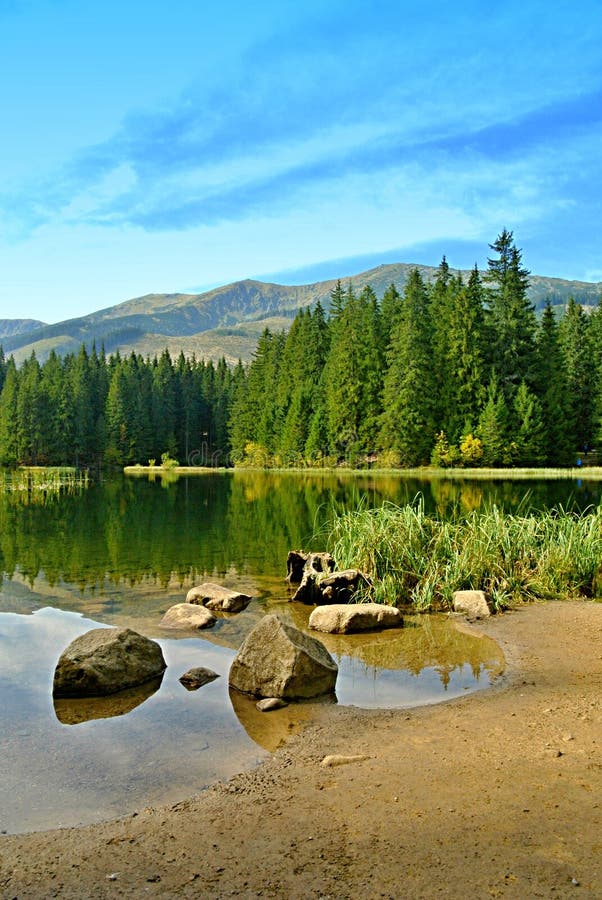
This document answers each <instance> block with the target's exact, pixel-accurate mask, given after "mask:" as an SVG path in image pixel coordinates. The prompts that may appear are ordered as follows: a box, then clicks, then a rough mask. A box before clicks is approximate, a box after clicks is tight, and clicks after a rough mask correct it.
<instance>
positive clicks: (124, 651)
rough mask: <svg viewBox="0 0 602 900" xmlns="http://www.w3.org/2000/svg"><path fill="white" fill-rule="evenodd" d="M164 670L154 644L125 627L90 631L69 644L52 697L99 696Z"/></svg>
mask: <svg viewBox="0 0 602 900" xmlns="http://www.w3.org/2000/svg"><path fill="white" fill-rule="evenodd" d="M166 668H167V666H166V663H165V659H164V658H163V652H162V650H161V647H160V646H159V644H157V642H156V641H151V640H150V639H149V638H146V637H144V636H143V635H141V634H138V633H137V632H136V631H131V630H130V629H129V628H94V629H92V631H87V632H86V634H82V635H80V637H78V638H75V640H74V641H71V643H70V644H69V646H68V647H67V648H66V649H65V650H63V652H62V653H61V656H60V658H59V661H58V663H57V665H56V669H55V672H54V684H53V689H52V693H53V695H54V696H55V697H100V696H103V695H105V694H115V693H117V691H122V690H124V689H125V688H130V687H134V686H135V685H137V684H143V683H144V682H145V681H149V680H150V679H151V678H156V677H157V676H158V675H160V674H161V673H162V672H163V671H164V670H165V669H166Z"/></svg>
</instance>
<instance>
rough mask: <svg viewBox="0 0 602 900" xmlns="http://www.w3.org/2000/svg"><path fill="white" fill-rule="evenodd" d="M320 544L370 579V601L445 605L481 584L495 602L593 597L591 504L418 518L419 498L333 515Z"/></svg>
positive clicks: (600, 550) (595, 554) (600, 592)
mask: <svg viewBox="0 0 602 900" xmlns="http://www.w3.org/2000/svg"><path fill="white" fill-rule="evenodd" d="M327 543H328V547H329V549H330V551H331V553H332V555H333V556H334V558H335V560H336V562H337V565H338V566H339V567H340V568H348V567H356V568H358V569H361V570H362V571H363V572H366V573H367V574H368V575H369V576H370V577H371V579H372V581H373V587H372V589H371V591H370V599H371V600H373V601H375V602H378V603H388V604H391V605H398V606H412V607H414V608H415V609H418V610H426V609H433V608H436V609H446V608H450V607H451V603H452V596H453V593H454V591H457V590H465V589H471V588H472V589H478V590H483V591H485V592H486V594H488V596H489V597H490V598H491V600H492V602H493V604H494V606H495V607H496V608H498V609H501V608H505V607H509V606H511V605H513V604H515V603H517V602H519V601H522V600H537V599H564V598H575V597H590V598H599V597H600V596H602V577H601V573H602V514H601V512H600V509H595V510H589V511H587V512H585V513H574V512H567V511H565V510H563V509H557V510H549V511H545V512H540V513H529V514H509V513H505V512H504V511H503V510H501V509H499V508H498V507H497V506H491V507H489V508H487V509H485V510H475V511H473V512H470V513H468V514H467V515H465V516H457V517H456V518H454V519H451V520H441V519H438V518H435V517H433V516H430V515H427V514H426V513H425V510H424V502H423V500H422V498H421V497H418V498H416V500H415V501H414V503H412V504H408V505H407V506H397V505H395V504H392V503H385V504H383V505H382V506H381V507H378V508H376V509H367V508H362V507H360V508H359V509H357V510H354V511H347V512H343V513H341V514H340V515H338V516H337V517H336V518H335V519H334V520H333V521H332V522H331V523H330V526H329V529H328V540H327ZM364 599H368V597H366V598H364Z"/></svg>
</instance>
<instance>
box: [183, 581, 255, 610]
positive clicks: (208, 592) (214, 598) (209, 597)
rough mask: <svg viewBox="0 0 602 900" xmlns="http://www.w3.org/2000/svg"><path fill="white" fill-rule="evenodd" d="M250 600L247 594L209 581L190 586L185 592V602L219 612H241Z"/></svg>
mask: <svg viewBox="0 0 602 900" xmlns="http://www.w3.org/2000/svg"><path fill="white" fill-rule="evenodd" d="M251 600H252V598H251V597H249V595H248V594H241V593H240V591H231V590H230V588H226V587H223V586H222V585H221V584H212V583H211V582H210V581H207V582H205V584H199V585H198V586H197V587H193V588H190V590H189V591H188V593H187V594H186V603H198V604H199V605H200V606H206V607H207V609H213V610H219V612H230V613H237V612H241V610H243V609H246V607H247V606H248V605H249V603H250V602H251Z"/></svg>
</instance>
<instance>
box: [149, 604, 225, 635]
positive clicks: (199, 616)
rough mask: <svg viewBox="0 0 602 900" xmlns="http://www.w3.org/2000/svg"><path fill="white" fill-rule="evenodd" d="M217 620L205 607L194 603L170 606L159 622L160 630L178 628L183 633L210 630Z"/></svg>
mask: <svg viewBox="0 0 602 900" xmlns="http://www.w3.org/2000/svg"><path fill="white" fill-rule="evenodd" d="M216 621H217V619H216V618H215V616H214V615H213V613H211V612H209V610H208V609H207V608H206V607H205V606H199V605H198V604H196V603H176V604H175V606H170V608H169V609H168V610H167V612H166V613H165V615H164V616H163V618H162V619H161V621H160V622H159V624H160V626H161V627H162V628H180V629H182V630H183V631H190V630H191V629H195V630H196V629H201V628H211V626H212V625H215V623H216Z"/></svg>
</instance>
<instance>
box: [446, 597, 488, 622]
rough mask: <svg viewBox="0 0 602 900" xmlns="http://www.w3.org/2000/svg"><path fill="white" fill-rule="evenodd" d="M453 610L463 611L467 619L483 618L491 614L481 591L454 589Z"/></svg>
mask: <svg viewBox="0 0 602 900" xmlns="http://www.w3.org/2000/svg"><path fill="white" fill-rule="evenodd" d="M453 606H454V612H457V613H464V615H465V616H466V617H467V618H468V619H484V618H487V616H490V615H491V610H490V609H489V604H488V603H487V598H486V597H485V594H484V592H483V591H454V597H453Z"/></svg>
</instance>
